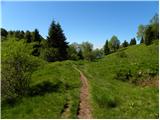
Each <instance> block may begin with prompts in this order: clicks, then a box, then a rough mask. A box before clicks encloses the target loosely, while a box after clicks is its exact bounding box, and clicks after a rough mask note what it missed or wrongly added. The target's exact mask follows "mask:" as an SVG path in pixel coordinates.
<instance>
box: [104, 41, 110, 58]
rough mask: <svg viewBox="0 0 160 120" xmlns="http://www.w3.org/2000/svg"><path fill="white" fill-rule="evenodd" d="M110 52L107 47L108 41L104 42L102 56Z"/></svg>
mask: <svg viewBox="0 0 160 120" xmlns="http://www.w3.org/2000/svg"><path fill="white" fill-rule="evenodd" d="M109 52H110V50H109V47H108V40H106V43H105V45H104V54H105V55H108V54H109Z"/></svg>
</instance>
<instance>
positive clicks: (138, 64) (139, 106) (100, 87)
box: [77, 44, 159, 118]
mask: <svg viewBox="0 0 160 120" xmlns="http://www.w3.org/2000/svg"><path fill="white" fill-rule="evenodd" d="M78 64H81V63H77V65H78ZM79 68H80V69H81V70H83V71H84V73H85V75H86V76H87V77H88V80H89V84H90V92H91V94H90V99H91V102H92V103H91V105H92V114H93V118H158V115H159V110H158V108H159V104H158V103H159V102H158V98H159V97H158V92H159V90H158V88H156V87H148V86H146V87H142V86H140V85H135V84H133V83H134V82H133V81H138V80H141V79H143V80H145V79H146V78H147V77H149V75H150V73H152V71H153V72H154V73H155V74H156V75H158V45H157V44H152V45H150V46H145V45H137V46H130V47H128V48H127V49H125V50H121V51H119V52H116V53H113V54H110V55H108V56H105V57H104V58H103V59H99V60H98V61H95V62H85V63H84V65H79ZM119 69H122V70H123V69H125V70H130V71H131V75H132V77H131V78H130V79H129V80H128V81H127V80H126V81H123V80H120V79H118V78H116V77H115V76H116V74H117V71H118V70H119ZM139 71H141V72H142V76H141V77H137V74H138V72H139ZM124 72H126V71H124ZM122 75H123V74H122ZM130 82H133V83H130Z"/></svg>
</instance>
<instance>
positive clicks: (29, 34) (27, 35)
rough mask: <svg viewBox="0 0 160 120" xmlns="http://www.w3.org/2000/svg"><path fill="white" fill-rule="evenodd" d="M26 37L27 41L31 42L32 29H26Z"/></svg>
mask: <svg viewBox="0 0 160 120" xmlns="http://www.w3.org/2000/svg"><path fill="white" fill-rule="evenodd" d="M25 39H26V41H27V43H30V42H31V41H32V35H31V32H30V31H28V30H27V31H26V33H25Z"/></svg>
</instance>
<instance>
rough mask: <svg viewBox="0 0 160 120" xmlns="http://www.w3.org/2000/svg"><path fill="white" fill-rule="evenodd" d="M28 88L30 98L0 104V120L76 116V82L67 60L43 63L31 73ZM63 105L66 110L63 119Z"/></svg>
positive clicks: (76, 73)
mask: <svg viewBox="0 0 160 120" xmlns="http://www.w3.org/2000/svg"><path fill="white" fill-rule="evenodd" d="M31 88H32V89H33V92H32V93H31V96H29V97H25V98H23V99H22V100H20V101H19V102H18V103H16V104H15V105H14V106H7V105H2V118H61V117H62V118H76V117H77V116H76V115H77V109H78V104H79V88H80V80H79V73H78V72H77V71H75V70H74V69H73V68H72V64H71V62H70V61H65V62H55V63H49V64H48V63H46V65H44V66H42V67H41V68H39V69H38V70H37V71H35V72H34V73H33V74H32V81H31ZM49 88H53V89H49ZM67 104H69V105H68V106H69V107H70V111H69V112H68V113H67V115H65V116H64V115H62V114H63V111H64V109H65V107H66V105H67Z"/></svg>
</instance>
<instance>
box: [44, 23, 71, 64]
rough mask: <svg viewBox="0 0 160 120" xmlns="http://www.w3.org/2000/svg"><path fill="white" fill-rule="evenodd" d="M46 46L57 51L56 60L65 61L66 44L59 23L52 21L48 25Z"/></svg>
mask: <svg viewBox="0 0 160 120" xmlns="http://www.w3.org/2000/svg"><path fill="white" fill-rule="evenodd" d="M47 41H48V46H49V47H53V48H56V49H57V50H58V55H59V56H57V58H56V60H57V59H58V60H60V61H61V60H65V59H67V48H68V43H67V42H66V37H65V35H64V33H63V30H62V28H61V26H60V24H59V23H57V24H56V23H55V21H53V22H52V23H51V25H50V28H49V32H48V37H47Z"/></svg>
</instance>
